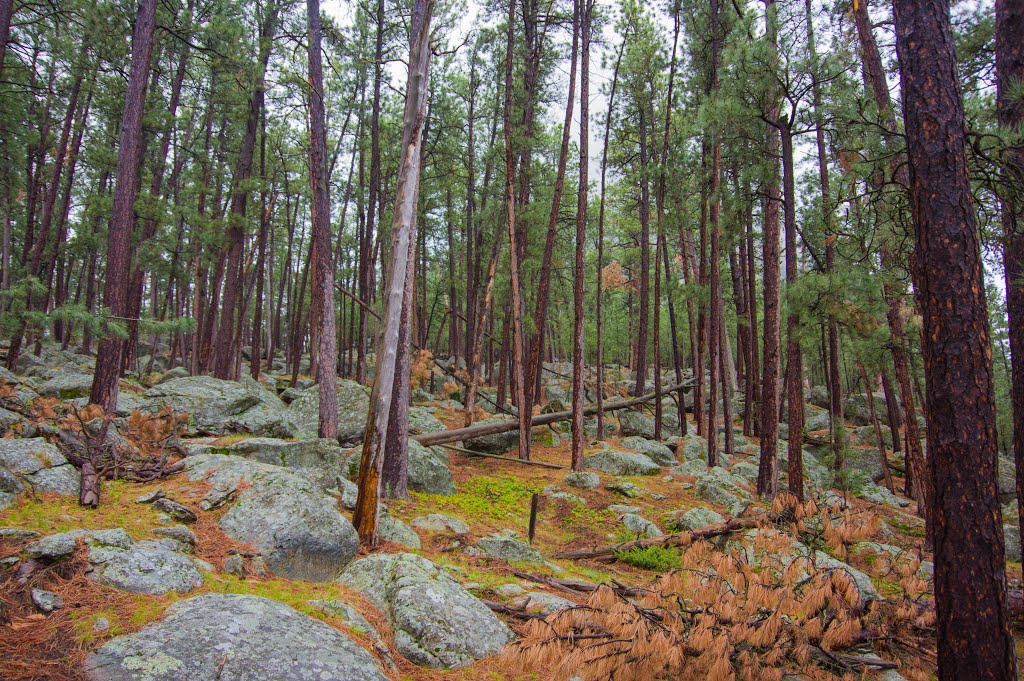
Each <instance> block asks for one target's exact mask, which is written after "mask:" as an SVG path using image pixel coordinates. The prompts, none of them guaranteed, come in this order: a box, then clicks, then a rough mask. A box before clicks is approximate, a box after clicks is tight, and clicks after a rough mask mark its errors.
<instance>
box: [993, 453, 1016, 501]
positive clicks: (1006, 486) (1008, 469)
mask: <svg viewBox="0 0 1024 681" xmlns="http://www.w3.org/2000/svg"><path fill="white" fill-rule="evenodd" d="M997 463H998V464H999V467H998V470H999V501H1000V502H1002V503H1004V504H1005V503H1006V502H1008V501H1014V500H1015V499H1016V497H1017V469H1016V467H1015V466H1014V465H1013V461H1012V460H1011V459H1008V458H1006V457H1005V456H1000V457H999V458H998V461H997Z"/></svg>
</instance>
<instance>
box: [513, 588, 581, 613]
mask: <svg viewBox="0 0 1024 681" xmlns="http://www.w3.org/2000/svg"><path fill="white" fill-rule="evenodd" d="M509 605H510V606H511V607H513V608H516V609H522V610H525V611H526V612H532V613H538V614H541V615H550V614H552V613H555V612H558V611H559V610H565V609H566V608H572V607H574V606H575V605H576V604H575V603H573V602H572V601H570V600H569V599H567V598H562V597H561V596H555V595H554V594H548V593H544V592H543V591H531V592H529V593H527V594H525V595H524V596H522V597H521V598H517V599H516V600H514V601H512V602H511V603H510V604H509Z"/></svg>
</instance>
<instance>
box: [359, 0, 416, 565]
mask: <svg viewBox="0 0 1024 681" xmlns="http://www.w3.org/2000/svg"><path fill="white" fill-rule="evenodd" d="M432 9H433V1H432V0H415V3H414V5H413V15H412V29H411V31H410V33H411V35H410V45H411V46H410V51H409V82H408V85H407V88H406V95H405V112H404V114H403V117H402V157H401V162H400V165H399V174H398V184H397V186H396V188H395V212H394V220H393V222H392V226H391V228H392V234H393V237H392V248H391V266H390V268H389V269H388V272H389V273H390V276H389V280H388V282H387V286H386V287H385V291H386V296H385V298H384V314H383V315H382V321H381V325H380V336H379V338H378V341H377V369H376V372H375V375H374V380H373V391H372V393H371V395H370V411H369V414H368V415H367V419H366V435H365V437H364V438H363V451H362V459H361V463H360V467H359V497H358V499H357V501H356V508H355V512H354V514H353V516H352V523H353V525H355V527H356V530H357V531H358V532H359V540H360V542H362V543H363V545H365V546H373V545H374V544H375V543H376V540H377V507H378V498H379V496H380V487H381V470H382V468H383V465H384V457H385V443H386V440H387V435H388V429H389V428H393V429H394V431H395V432H401V433H402V434H403V436H404V434H405V432H407V429H408V423H395V424H390V423H389V422H390V420H391V406H392V404H391V403H392V401H393V400H394V399H395V392H394V386H395V382H396V376H395V366H396V360H397V356H398V354H399V353H400V352H401V348H400V347H399V336H400V326H401V324H402V316H403V314H404V315H408V314H409V313H408V312H407V311H406V308H408V307H411V306H412V305H413V300H412V296H411V295H408V296H407V295H406V294H407V293H409V289H410V285H409V283H408V280H409V278H410V274H411V272H412V271H414V270H413V254H414V250H415V243H416V204H417V200H418V195H419V183H420V165H421V159H422V153H423V144H422V143H423V126H424V122H425V118H426V112H427V79H428V74H429V70H430V13H431V11H432ZM407 392H408V389H406V393H407ZM400 397H402V396H400ZM404 398H405V399H406V400H408V394H406V395H404ZM406 416H408V414H406ZM406 444H407V445H408V443H406Z"/></svg>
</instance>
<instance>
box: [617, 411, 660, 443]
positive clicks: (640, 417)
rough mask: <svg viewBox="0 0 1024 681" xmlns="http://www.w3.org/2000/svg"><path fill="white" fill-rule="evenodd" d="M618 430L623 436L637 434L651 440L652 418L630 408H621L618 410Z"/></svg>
mask: <svg viewBox="0 0 1024 681" xmlns="http://www.w3.org/2000/svg"><path fill="white" fill-rule="evenodd" d="M619 430H620V431H621V432H622V434H623V436H629V435H639V436H640V437H644V438H647V439H648V440H653V439H654V419H652V418H651V417H650V416H647V415H646V414H641V413H640V412H638V411H633V410H632V409H623V410H621V411H620V412H619Z"/></svg>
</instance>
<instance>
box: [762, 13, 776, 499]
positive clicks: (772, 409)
mask: <svg viewBox="0 0 1024 681" xmlns="http://www.w3.org/2000/svg"><path fill="white" fill-rule="evenodd" d="M776 12H777V7H776V6H775V0H765V25H766V28H765V30H766V32H767V34H768V37H769V40H770V41H771V43H772V45H773V46H774V45H775V44H776V40H777V35H778V24H777V17H776ZM772 106H773V109H774V110H773V111H770V112H768V116H769V118H771V119H777V118H778V113H779V109H778V104H777V103H773V105H772ZM780 139H781V138H780V134H779V130H778V129H777V128H775V127H774V126H771V125H769V126H768V154H769V159H770V160H769V162H770V163H771V165H772V170H771V175H770V179H769V181H768V197H767V200H766V201H765V207H764V235H763V237H762V241H763V243H762V248H763V251H764V331H763V333H764V374H763V376H764V377H763V378H762V380H761V418H760V421H761V423H760V431H759V432H760V435H761V459H760V462H759V464H758V474H757V493H758V494H760V495H762V496H769V497H774V496H775V494H776V493H777V492H778V485H779V462H778V455H777V449H778V440H779V346H780V345H781V342H780V338H779V335H780V329H779V324H780V315H781V312H780V305H779V203H780V200H781V199H780V196H779V174H778V173H779V170H778V164H777V162H776V161H775V158H776V157H777V156H778V155H779V147H780V145H781V141H780Z"/></svg>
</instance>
